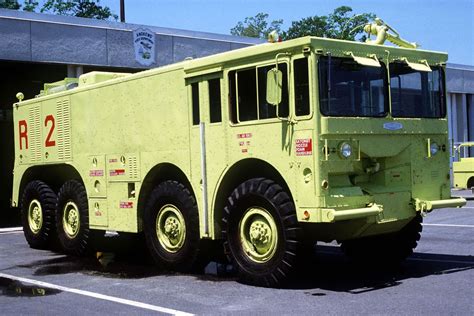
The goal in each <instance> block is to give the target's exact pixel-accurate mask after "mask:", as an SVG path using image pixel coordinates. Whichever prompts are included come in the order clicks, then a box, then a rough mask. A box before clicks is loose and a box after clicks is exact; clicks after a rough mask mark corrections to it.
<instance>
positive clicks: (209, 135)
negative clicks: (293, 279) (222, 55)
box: [188, 72, 227, 236]
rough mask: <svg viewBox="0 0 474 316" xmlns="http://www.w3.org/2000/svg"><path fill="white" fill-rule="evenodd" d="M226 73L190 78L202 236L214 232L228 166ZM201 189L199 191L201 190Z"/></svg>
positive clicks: (193, 169)
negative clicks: (221, 184) (217, 200)
mask: <svg viewBox="0 0 474 316" xmlns="http://www.w3.org/2000/svg"><path fill="white" fill-rule="evenodd" d="M223 88H224V86H223V80H222V73H220V72H219V73H213V74H209V75H203V76H199V77H194V78H191V79H189V80H188V93H189V95H188V99H189V101H190V102H189V103H190V105H191V111H190V112H191V118H190V119H191V129H190V133H191V135H190V147H191V175H192V184H193V187H194V188H195V191H196V192H195V194H196V198H197V202H198V207H199V210H200V226H201V235H202V236H212V235H213V233H214V232H213V226H212V225H211V223H212V222H213V221H212V218H213V216H212V214H213V208H214V205H213V201H214V198H215V195H216V193H217V184H218V181H219V179H220V177H221V175H222V173H223V170H224V169H225V168H226V166H227V143H226V137H225V134H226V125H227V124H224V119H223V113H224V111H223V110H222V109H223V107H222V106H223V104H224V101H225V98H224V96H223V93H222V92H223ZM197 191H199V192H197Z"/></svg>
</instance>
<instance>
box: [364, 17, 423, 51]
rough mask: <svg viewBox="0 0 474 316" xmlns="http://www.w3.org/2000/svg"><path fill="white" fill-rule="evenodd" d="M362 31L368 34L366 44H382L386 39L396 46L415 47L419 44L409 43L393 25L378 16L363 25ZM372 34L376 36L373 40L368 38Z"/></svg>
mask: <svg viewBox="0 0 474 316" xmlns="http://www.w3.org/2000/svg"><path fill="white" fill-rule="evenodd" d="M364 31H365V32H367V35H368V39H367V41H366V42H367V43H368V44H374V45H383V43H384V42H385V41H386V40H387V41H389V42H391V43H393V44H395V45H397V46H400V47H405V48H415V49H416V48H417V47H419V46H420V45H418V44H417V43H415V42H413V43H410V42H408V41H407V40H404V39H402V38H401V37H400V34H398V32H397V31H396V30H395V29H394V28H393V27H391V26H390V25H388V24H387V23H385V22H384V21H383V20H382V19H380V18H375V20H374V22H373V23H369V24H366V25H365V26H364ZM389 31H392V32H393V33H394V34H391V33H389ZM372 34H373V35H375V36H376V38H375V40H371V39H370V36H371V35H372Z"/></svg>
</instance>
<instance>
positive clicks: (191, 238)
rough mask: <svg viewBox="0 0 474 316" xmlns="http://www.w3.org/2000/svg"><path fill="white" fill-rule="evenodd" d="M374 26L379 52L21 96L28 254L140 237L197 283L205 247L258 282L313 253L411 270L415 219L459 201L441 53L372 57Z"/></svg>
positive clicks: (17, 188) (281, 60)
mask: <svg viewBox="0 0 474 316" xmlns="http://www.w3.org/2000/svg"><path fill="white" fill-rule="evenodd" d="M367 30H368V31H369V32H371V33H377V34H378V37H377V41H376V42H375V43H359V42H349V41H342V40H333V39H325V38H317V37H304V38H299V39H295V40H290V41H285V42H275V43H267V44H262V45H257V46H253V47H247V48H243V49H239V50H235V51H230V52H226V53H221V54H217V55H213V56H209V57H205V58H199V59H195V60H186V61H183V62H180V63H177V64H173V65H169V66H164V67H160V68H156V69H152V70H147V71H143V72H140V73H137V74H121V73H120V74H119V73H103V72H92V73H88V74H84V75H82V76H81V77H80V78H79V80H78V82H77V84H75V82H72V81H71V80H66V81H64V82H62V83H61V82H60V83H55V84H53V85H50V86H47V87H45V90H44V91H43V92H42V93H41V94H40V95H39V96H38V97H37V98H34V99H31V100H23V98H22V96H21V94H19V95H18V97H19V102H17V103H15V104H14V124H15V125H14V128H15V168H14V185H13V196H12V203H13V205H14V206H20V208H21V212H22V218H23V227H24V232H25V237H26V239H27V241H28V243H29V244H30V245H31V246H32V247H35V248H48V247H49V245H50V241H51V239H52V238H56V237H57V238H59V241H60V243H61V245H62V247H63V248H64V250H65V251H66V252H67V253H73V254H84V253H86V252H87V251H88V250H89V249H91V248H93V247H94V239H93V237H94V236H95V235H96V234H101V233H102V234H103V233H104V232H105V231H106V230H113V231H117V232H128V233H142V232H143V233H144V235H145V238H146V242H147V246H148V249H149V251H150V253H151V254H152V256H153V258H154V259H155V261H156V262H157V264H159V265H160V266H162V267H165V268H168V269H173V270H178V271H190V270H195V269H196V268H199V267H200V266H202V265H204V264H205V263H206V262H207V261H206V260H207V255H208V253H207V250H206V247H205V246H204V243H203V241H205V240H209V241H214V242H216V243H222V244H223V247H222V248H223V249H222V251H223V252H225V253H226V254H227V255H228V257H229V258H230V260H231V261H232V262H233V264H234V265H235V267H236V269H237V271H238V274H239V278H240V280H241V281H243V282H247V283H251V284H258V285H263V286H278V285H280V284H282V283H284V282H285V281H286V280H287V279H288V278H289V277H290V276H291V274H292V273H293V272H294V271H295V269H296V267H297V265H298V264H299V263H301V262H304V261H306V260H309V259H308V258H309V256H308V253H309V251H311V250H312V246H313V245H314V243H316V242H317V241H326V242H329V241H332V240H337V241H338V242H340V243H341V244H342V249H343V250H344V251H345V252H346V253H347V254H348V255H349V256H351V257H352V258H354V259H356V260H366V261H369V262H372V263H373V262H380V261H385V262H388V263H393V262H398V261H400V260H403V259H405V258H406V257H407V256H409V255H410V254H411V253H412V252H413V249H414V248H415V247H416V245H417V242H418V240H419V239H420V233H421V230H422V225H421V222H422V215H424V214H425V213H427V212H430V211H432V210H433V209H437V208H442V207H456V206H462V205H464V204H465V200H464V199H462V198H457V199H453V198H451V192H450V179H449V147H448V146H449V144H448V138H447V131H448V125H447V119H446V95H445V70H444V67H445V63H446V60H447V55H446V54H444V53H438V52H431V51H423V50H417V49H416V48H414V47H413V45H406V46H407V47H390V46H384V45H381V44H382V43H383V40H384V39H386V38H389V37H387V36H388V35H387V34H388V33H387V30H388V29H387V27H386V26H385V25H384V24H383V23H382V22H381V20H379V21H378V22H377V23H375V24H374V25H369V26H368V27H367ZM390 38H391V39H392V41H393V42H398V43H401V44H403V43H404V41H403V40H402V39H400V38H399V37H398V36H395V38H394V36H393V35H392V36H391V37H390ZM390 38H389V39H390ZM415 47H416V45H415Z"/></svg>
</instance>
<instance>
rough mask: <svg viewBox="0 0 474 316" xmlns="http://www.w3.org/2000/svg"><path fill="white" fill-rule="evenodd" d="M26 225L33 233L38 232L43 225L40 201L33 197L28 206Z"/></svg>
mask: <svg viewBox="0 0 474 316" xmlns="http://www.w3.org/2000/svg"><path fill="white" fill-rule="evenodd" d="M28 225H29V226H30V230H31V232H32V233H33V234H35V235H36V234H38V233H39V232H40V230H41V227H43V209H42V208H41V203H40V201H38V200H36V199H34V200H33V201H31V202H30V205H29V206H28Z"/></svg>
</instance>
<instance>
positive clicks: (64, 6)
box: [41, 0, 118, 20]
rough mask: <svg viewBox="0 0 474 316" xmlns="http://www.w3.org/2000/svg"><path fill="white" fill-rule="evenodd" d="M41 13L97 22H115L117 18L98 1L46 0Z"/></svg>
mask: <svg viewBox="0 0 474 316" xmlns="http://www.w3.org/2000/svg"><path fill="white" fill-rule="evenodd" d="M41 12H52V13H55V14H58V15H69V16H77V17H82V18H92V19H99V20H108V19H114V20H117V18H118V16H117V15H116V14H114V13H112V11H111V10H110V8H109V7H107V6H101V5H100V0H47V1H46V2H45V3H44V5H43V7H42V8H41Z"/></svg>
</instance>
